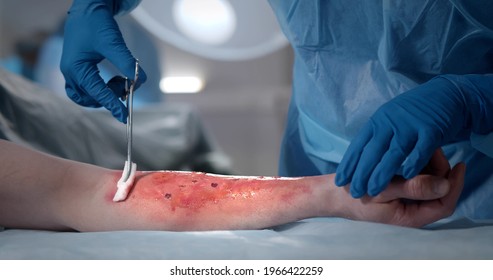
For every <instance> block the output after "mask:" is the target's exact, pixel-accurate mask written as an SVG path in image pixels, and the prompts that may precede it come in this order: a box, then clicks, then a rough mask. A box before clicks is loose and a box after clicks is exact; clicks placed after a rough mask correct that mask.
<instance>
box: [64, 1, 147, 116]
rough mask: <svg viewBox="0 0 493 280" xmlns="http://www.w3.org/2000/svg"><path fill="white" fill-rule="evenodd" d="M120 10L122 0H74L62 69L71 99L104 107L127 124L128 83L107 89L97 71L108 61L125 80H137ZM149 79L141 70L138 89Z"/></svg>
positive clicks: (119, 82) (115, 82)
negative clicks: (118, 15)
mask: <svg viewBox="0 0 493 280" xmlns="http://www.w3.org/2000/svg"><path fill="white" fill-rule="evenodd" d="M120 9H121V3H120V1H119V0H74V2H73V4H72V7H71V8H70V10H69V12H68V17H67V21H66V23H65V33H64V37H65V38H64V44H63V54H62V60H61V64H60V69H61V71H62V73H63V75H64V77H65V82H66V85H65V89H66V91H67V95H68V96H69V97H70V98H71V99H72V100H73V101H74V102H76V103H77V104H79V105H82V106H86V107H101V106H104V107H105V108H106V109H108V110H110V111H111V113H112V114H113V116H114V117H115V118H116V119H118V120H119V121H121V122H123V123H126V119H127V115H128V112H127V108H126V107H125V106H124V105H123V103H122V102H121V101H120V100H119V98H120V97H122V96H123V95H124V88H125V86H124V84H123V83H124V80H122V79H113V80H112V82H111V83H109V84H108V85H106V84H105V83H104V81H103V79H102V78H101V76H100V75H99V70H98V68H97V64H98V63H99V62H101V61H102V60H103V59H105V58H107V59H108V60H109V61H110V62H111V63H113V64H114V65H115V66H116V67H117V68H118V69H120V71H121V72H122V74H123V75H124V76H126V77H128V78H129V79H133V77H134V72H135V58H134V57H133V56H132V54H131V53H130V51H129V50H128V48H127V46H126V45H125V42H124V40H123V37H122V34H121V32H120V29H119V28H118V25H117V23H116V21H115V20H114V18H113V15H114V14H116V13H118V12H120ZM146 79H147V77H146V74H145V72H144V71H143V70H142V69H139V79H138V81H137V84H136V87H138V86H139V85H140V84H142V83H144V82H145V80H146Z"/></svg>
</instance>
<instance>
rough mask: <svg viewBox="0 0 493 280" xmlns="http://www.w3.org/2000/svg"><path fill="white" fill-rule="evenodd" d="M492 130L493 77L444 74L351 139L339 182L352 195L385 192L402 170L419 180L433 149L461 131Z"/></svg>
mask: <svg viewBox="0 0 493 280" xmlns="http://www.w3.org/2000/svg"><path fill="white" fill-rule="evenodd" d="M492 130H493V75H463V76H459V75H443V76H439V77H436V78H434V79H432V80H430V81H428V82H427V83H424V84H422V85H421V86H418V87H416V88H414V89H412V90H410V91H408V92H405V93H403V94H401V95H399V96H397V97H395V98H394V99H392V100H390V101H389V102H387V103H386V104H384V105H382V106H381V107H380V108H379V109H378V110H377V111H376V112H375V113H374V115H373V116H372V117H371V118H370V120H369V121H368V123H367V124H366V125H365V126H364V127H363V128H362V130H361V131H360V132H359V133H358V135H357V136H356V137H355V138H354V139H353V140H352V142H351V144H350V146H349V148H348V150H347V151H346V153H345V155H344V157H343V159H342V161H341V163H340V164H339V166H338V168H337V174H336V179H335V183H336V184H337V185H338V186H343V185H346V184H348V183H350V182H351V187H350V190H351V195H352V196H353V197H355V198H359V197H361V196H363V195H365V194H366V193H368V194H369V195H371V196H375V195H377V194H379V193H380V192H381V191H383V190H384V189H385V187H386V186H387V185H388V183H389V182H390V180H391V179H392V177H393V176H394V175H396V173H397V172H398V171H399V169H400V168H401V165H402V164H403V163H404V164H403V166H402V175H403V176H404V177H405V178H406V179H409V178H412V177H414V176H416V175H417V174H418V173H419V172H420V171H421V170H422V169H423V167H424V166H425V165H426V164H427V163H428V161H429V160H430V158H431V156H432V154H433V151H434V150H436V149H437V148H438V147H440V146H442V145H444V144H446V143H448V142H450V141H452V140H454V138H455V137H456V136H458V135H459V133H460V134H461V135H462V133H464V132H465V133H470V132H474V133H478V134H487V133H489V132H491V131H492Z"/></svg>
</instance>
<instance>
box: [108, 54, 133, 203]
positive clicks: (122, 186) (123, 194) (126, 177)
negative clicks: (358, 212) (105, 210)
mask: <svg viewBox="0 0 493 280" xmlns="http://www.w3.org/2000/svg"><path fill="white" fill-rule="evenodd" d="M138 79H139V61H138V60H136V61H135V76H134V80H133V81H130V87H129V86H128V83H129V82H128V77H126V78H125V93H126V95H125V96H124V97H123V98H122V99H123V100H126V101H127V109H128V116H127V160H126V161H125V166H124V168H123V173H122V177H121V178H120V180H119V181H118V183H117V188H118V190H117V192H116V193H115V196H114V197H113V201H115V202H116V201H122V200H125V199H126V198H127V195H128V193H129V191H130V189H131V188H132V185H133V181H134V178H135V171H136V170H137V165H136V164H135V163H134V162H132V138H133V137H132V123H133V98H134V90H135V85H136V84H137V81H138Z"/></svg>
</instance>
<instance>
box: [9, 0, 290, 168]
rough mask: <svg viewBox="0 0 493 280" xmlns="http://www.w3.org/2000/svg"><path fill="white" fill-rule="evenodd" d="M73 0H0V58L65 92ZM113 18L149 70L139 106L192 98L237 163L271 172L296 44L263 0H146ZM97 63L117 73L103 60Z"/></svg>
mask: <svg viewBox="0 0 493 280" xmlns="http://www.w3.org/2000/svg"><path fill="white" fill-rule="evenodd" d="M71 3H72V1H71V0H43V1H39V0H0V35H1V37H0V38H1V39H0V65H1V66H2V67H3V68H6V69H8V70H9V71H11V72H15V73H18V74H19V75H23V76H24V77H26V78H28V79H31V80H33V81H35V82H36V83H39V84H40V85H42V86H44V87H47V88H49V89H50V90H51V91H53V92H54V93H55V94H59V95H64V94H65V93H64V81H63V76H61V73H60V72H59V69H58V64H59V60H60V55H61V48H62V43H63V28H62V27H63V22H64V18H65V15H66V12H67V10H68V8H69V7H70V5H71ZM116 18H117V21H118V23H119V26H120V28H121V30H122V33H123V36H124V38H125V41H126V42H127V45H128V47H129V49H130V50H131V52H132V53H133V54H134V56H135V57H137V58H138V59H139V60H140V62H141V65H142V66H143V68H144V70H145V71H146V73H147V75H148V77H149V80H148V82H147V83H146V84H145V86H144V87H142V88H141V89H139V90H138V91H137V92H136V100H135V102H136V103H135V104H136V107H137V106H139V107H141V108H145V106H149V105H151V104H156V103H161V102H165V103H169V104H173V103H186V104H190V105H192V106H193V107H194V108H196V110H197V112H198V114H199V116H200V117H201V119H202V123H203V125H204V127H205V130H206V131H207V133H208V134H209V135H210V136H211V139H213V141H215V142H216V144H217V145H218V147H219V148H220V149H221V150H222V151H223V152H224V153H225V154H226V155H227V156H228V157H229V159H230V163H231V169H232V172H233V173H235V174H242V175H276V174H277V167H278V157H279V147H280V141H281V137H282V133H283V130H284V122H285V115H286V113H287V106H288V103H289V98H290V91H291V89H290V87H291V69H292V63H293V53H292V50H291V48H290V47H289V45H288V43H287V41H286V39H285V38H284V36H283V34H282V33H281V31H280V30H279V26H278V24H277V21H276V19H275V16H274V14H273V13H272V11H271V9H270V6H269V5H268V3H267V1H266V0H249V1H244V0H229V1H228V0H143V1H142V3H141V5H140V6H139V7H138V8H137V9H135V10H134V11H132V13H130V14H127V15H122V16H117V17H116ZM100 70H101V73H102V75H103V77H104V78H105V79H109V77H111V76H113V75H115V74H118V71H117V70H116V69H114V68H113V67H112V65H111V64H110V63H108V62H104V63H102V64H101V67H100ZM137 97H138V98H137ZM135 145H138V143H135Z"/></svg>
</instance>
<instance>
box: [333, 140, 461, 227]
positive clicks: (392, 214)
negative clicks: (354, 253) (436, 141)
mask: <svg viewBox="0 0 493 280" xmlns="http://www.w3.org/2000/svg"><path fill="white" fill-rule="evenodd" d="M464 174H465V165H464V164H462V163H460V164H457V165H456V166H455V167H454V168H453V169H452V170H450V166H449V164H448V162H447V159H446V158H445V157H444V155H443V153H442V151H441V150H437V151H436V152H435V154H434V155H433V157H432V159H431V161H430V163H429V164H428V166H427V167H426V168H425V170H424V172H423V173H422V174H420V175H418V176H416V177H414V178H413V179H410V180H405V179H403V178H400V177H399V178H395V179H394V180H393V181H392V182H391V184H390V185H389V187H388V188H387V189H386V190H385V191H384V192H382V193H381V194H379V195H378V196H375V197H370V196H364V197H362V198H361V199H353V198H352V197H351V195H350V194H349V187H348V186H346V187H345V188H344V195H343V198H341V199H342V201H343V203H344V204H343V206H342V207H341V211H342V213H341V216H343V217H346V218H349V219H354V220H365V221H374V222H380V223H386V224H395V225H402V226H410V227H422V226H424V225H426V224H429V223H432V222H435V221H437V220H439V219H442V218H445V217H448V216H450V215H451V214H452V213H453V211H454V209H455V205H456V203H457V200H458V199H459V195H460V193H461V191H462V188H463V185H464Z"/></svg>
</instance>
